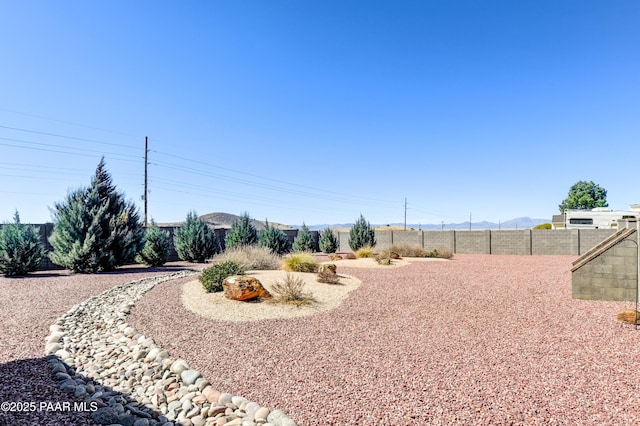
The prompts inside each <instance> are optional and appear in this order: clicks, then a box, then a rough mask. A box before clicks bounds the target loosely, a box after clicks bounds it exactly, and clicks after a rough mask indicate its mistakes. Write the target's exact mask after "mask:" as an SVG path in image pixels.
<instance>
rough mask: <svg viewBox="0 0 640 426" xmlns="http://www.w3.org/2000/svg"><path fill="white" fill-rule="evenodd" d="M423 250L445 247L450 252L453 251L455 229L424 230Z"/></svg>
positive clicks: (454, 247)
mask: <svg viewBox="0 0 640 426" xmlns="http://www.w3.org/2000/svg"><path fill="white" fill-rule="evenodd" d="M423 240H424V244H423V246H422V247H423V248H424V249H425V250H429V251H431V250H436V249H441V248H443V249H447V250H449V251H451V253H455V249H456V231H424V237H423Z"/></svg>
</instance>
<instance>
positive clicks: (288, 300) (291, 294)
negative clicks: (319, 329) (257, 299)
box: [267, 274, 314, 306]
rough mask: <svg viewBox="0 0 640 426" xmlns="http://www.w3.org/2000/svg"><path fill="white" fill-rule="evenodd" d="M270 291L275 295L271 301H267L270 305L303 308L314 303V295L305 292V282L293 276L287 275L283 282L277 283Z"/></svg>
mask: <svg viewBox="0 0 640 426" xmlns="http://www.w3.org/2000/svg"><path fill="white" fill-rule="evenodd" d="M269 290H270V293H271V294H272V295H273V297H272V298H271V299H267V301H269V302H270V303H284V304H288V305H295V306H303V305H310V304H311V303H312V302H313V301H314V298H313V294H312V293H307V292H305V291H304V280H303V279H302V278H297V277H295V276H293V275H292V274H287V276H286V278H285V279H284V281H283V282H280V281H278V282H276V283H275V284H273V285H272V286H271V288H270V289H269Z"/></svg>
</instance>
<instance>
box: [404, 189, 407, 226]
mask: <svg viewBox="0 0 640 426" xmlns="http://www.w3.org/2000/svg"><path fill="white" fill-rule="evenodd" d="M404 230H405V231H406V230H407V197H404Z"/></svg>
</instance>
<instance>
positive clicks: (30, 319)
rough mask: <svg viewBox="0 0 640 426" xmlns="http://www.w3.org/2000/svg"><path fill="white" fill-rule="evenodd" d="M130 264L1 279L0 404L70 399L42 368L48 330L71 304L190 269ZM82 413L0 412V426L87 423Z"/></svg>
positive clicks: (174, 266)
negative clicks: (100, 271)
mask: <svg viewBox="0 0 640 426" xmlns="http://www.w3.org/2000/svg"><path fill="white" fill-rule="evenodd" d="M170 265H171V267H165V268H146V267H142V266H129V267H125V268H122V269H120V270H118V271H116V272H112V273H103V274H95V275H83V274H70V273H69V272H68V271H44V272H38V273H35V274H33V275H31V276H29V277H26V278H5V277H0V303H1V309H0V324H1V325H2V337H0V402H15V403H17V402H36V403H37V405H38V406H39V404H40V402H51V403H55V402H64V401H68V402H71V403H73V402H74V400H73V399H72V398H69V396H67V395H66V394H64V393H63V392H62V391H60V390H59V389H58V388H57V385H56V383H55V381H54V380H53V377H52V375H51V373H50V372H49V370H48V367H47V365H46V361H45V358H44V357H43V353H44V339H45V337H46V336H47V335H48V334H49V326H50V325H51V324H53V323H54V322H55V320H56V319H57V318H58V317H60V316H61V315H63V314H64V313H66V312H67V311H68V310H69V309H70V308H71V307H72V306H73V305H74V304H77V303H79V302H82V301H83V300H86V299H88V298H90V297H92V296H94V295H97V294H99V293H102V292H103V291H105V290H107V289H110V288H112V287H115V286H117V285H120V284H125V283H127V282H130V281H134V280H137V279H141V278H144V277H149V276H155V275H163V274H167V273H170V272H173V271H176V270H178V269H179V268H181V267H185V266H186V267H189V266H194V265H189V264H185V263H177V262H176V263H171V264H170ZM89 414H90V413H87V412H62V411H40V410H38V411H35V412H22V413H20V412H17V411H12V412H7V411H0V425H18V424H19V425H65V424H69V425H85V424H87V425H90V424H93V422H92V421H91V418H90V415H89Z"/></svg>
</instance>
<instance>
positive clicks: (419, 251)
mask: <svg viewBox="0 0 640 426" xmlns="http://www.w3.org/2000/svg"><path fill="white" fill-rule="evenodd" d="M388 250H389V251H391V252H394V253H398V254H399V255H400V256H401V257H429V250H425V249H423V248H422V247H420V246H419V245H416V244H393V245H392V246H391V247H389V248H388ZM384 251H386V250H384Z"/></svg>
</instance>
